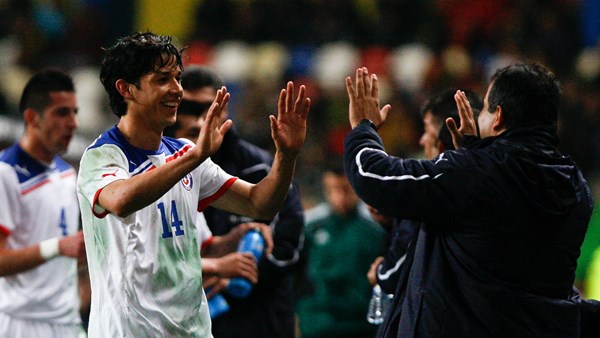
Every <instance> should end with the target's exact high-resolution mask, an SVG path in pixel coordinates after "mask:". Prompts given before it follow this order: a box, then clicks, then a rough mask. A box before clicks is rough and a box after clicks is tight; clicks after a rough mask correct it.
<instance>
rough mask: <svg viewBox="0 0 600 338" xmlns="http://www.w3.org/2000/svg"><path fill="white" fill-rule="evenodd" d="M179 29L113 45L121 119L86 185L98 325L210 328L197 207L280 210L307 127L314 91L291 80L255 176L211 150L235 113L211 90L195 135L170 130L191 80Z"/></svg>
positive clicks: (169, 331)
mask: <svg viewBox="0 0 600 338" xmlns="http://www.w3.org/2000/svg"><path fill="white" fill-rule="evenodd" d="M182 69H183V65H182V61H181V56H180V51H179V50H178V49H177V48H176V47H175V46H174V45H173V44H172V42H171V38H170V37H166V36H159V35H155V34H153V33H149V32H148V33H134V34H132V35H129V36H126V37H124V38H122V39H120V40H119V41H118V42H117V43H116V44H115V45H114V46H113V47H111V48H108V49H107V50H106V54H105V57H104V60H103V63H102V70H101V74H100V78H101V81H102V83H103V84H104V87H105V89H106V90H107V92H108V94H109V99H110V104H111V108H112V110H113V112H114V113H115V114H117V115H118V116H119V117H120V120H119V122H118V124H117V125H116V126H115V127H113V128H112V129H110V130H108V131H107V132H105V133H103V134H102V135H101V136H100V137H99V138H98V139H97V140H96V141H95V142H94V143H93V144H92V145H91V146H90V147H89V148H88V149H87V150H86V152H85V153H84V155H83V157H82V159H81V165H80V171H79V181H78V195H79V203H80V207H81V212H82V218H83V228H84V233H85V240H86V248H87V253H88V264H89V270H90V280H91V286H92V305H91V314H90V324H89V330H88V334H89V336H90V337H117V336H118V337H211V336H212V335H211V325H210V318H209V314H208V307H207V303H206V297H205V295H204V292H203V291H202V278H201V268H200V254H199V247H198V242H197V238H196V231H197V230H196V227H195V218H196V214H197V211H198V210H200V211H201V210H202V209H203V208H205V207H206V206H207V205H208V204H211V205H213V206H215V207H217V208H222V209H225V210H228V211H231V212H236V213H238V214H242V215H248V216H250V217H254V218H267V219H268V218H270V217H273V215H275V213H276V212H277V211H278V209H279V208H281V205H282V204H283V201H284V199H285V197H286V194H287V191H288V189H289V185H290V182H291V180H292V176H293V173H294V168H295V162H296V158H297V156H298V153H299V152H300V149H301V148H302V146H303V144H304V139H305V137H306V116H307V114H308V111H309V108H310V99H308V98H307V97H306V96H305V93H306V88H304V87H303V86H301V87H300V90H299V92H298V96H297V98H296V99H294V85H293V83H291V82H289V83H288V84H287V87H286V89H283V90H282V91H281V93H280V96H279V104H278V114H277V117H274V116H270V122H271V135H272V138H273V140H274V142H275V146H276V149H277V150H276V154H275V162H274V164H273V166H272V170H271V171H270V173H269V175H268V176H267V177H266V178H265V179H264V180H263V181H261V182H259V183H258V184H250V183H248V182H244V181H242V180H239V179H236V178H235V177H232V176H230V175H228V174H227V173H225V172H224V171H223V170H221V168H219V167H218V166H217V165H215V164H214V163H213V162H212V161H211V160H210V158H209V156H210V155H211V154H213V153H214V152H215V151H216V150H217V149H218V148H219V146H220V144H221V142H222V139H223V135H224V134H225V133H226V132H227V131H228V130H229V128H230V127H231V124H232V122H231V121H226V122H225V123H223V124H222V125H220V123H219V118H220V114H221V112H222V109H223V108H224V106H225V105H226V104H227V102H228V100H229V93H228V92H227V89H226V88H225V87H223V88H221V89H220V90H219V92H218V94H217V97H216V98H215V101H214V102H213V104H212V106H211V108H210V109H209V112H208V114H207V118H206V121H205V127H204V128H202V131H201V133H200V136H199V138H198V141H197V143H196V144H193V143H191V142H189V143H188V142H186V141H184V140H176V139H172V138H164V137H163V135H162V133H163V129H164V128H165V127H166V126H169V125H171V124H173V123H174V122H175V118H176V113H177V107H178V105H179V102H180V101H181V97H182V95H183V90H182V88H181V85H180V82H179V79H180V76H181V72H182Z"/></svg>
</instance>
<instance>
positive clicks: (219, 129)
mask: <svg viewBox="0 0 600 338" xmlns="http://www.w3.org/2000/svg"><path fill="white" fill-rule="evenodd" d="M229 96H230V94H229V93H228V92H227V88H225V86H223V87H221V89H219V90H217V95H216V96H215V99H214V101H213V103H212V105H211V106H210V108H208V112H207V113H206V118H205V119H204V125H203V126H202V129H201V130H200V135H199V136H198V141H197V142H196V148H195V151H199V152H200V154H201V156H200V157H201V158H202V159H206V158H207V157H210V156H211V155H213V154H214V153H215V152H216V151H217V150H218V149H219V147H220V146H221V143H223V136H225V134H226V133H227V132H228V131H229V129H230V128H231V126H232V124H233V122H232V121H231V120H227V121H225V122H223V124H221V115H222V114H223V111H224V110H225V107H226V106H227V102H229ZM220 124H221V125H220Z"/></svg>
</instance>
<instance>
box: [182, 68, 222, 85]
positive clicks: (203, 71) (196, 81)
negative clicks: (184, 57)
mask: <svg viewBox="0 0 600 338" xmlns="http://www.w3.org/2000/svg"><path fill="white" fill-rule="evenodd" d="M223 84H224V83H223V80H221V78H220V77H219V76H218V75H217V74H216V73H215V72H214V71H212V70H211V69H209V68H208V67H203V66H197V65H194V66H190V67H188V68H187V69H186V70H185V72H183V74H181V87H183V90H196V89H200V88H204V87H212V88H214V89H216V90H218V89H220V88H221V86H223Z"/></svg>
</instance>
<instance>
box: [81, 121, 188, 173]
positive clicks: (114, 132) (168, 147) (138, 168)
mask: <svg viewBox="0 0 600 338" xmlns="http://www.w3.org/2000/svg"><path fill="white" fill-rule="evenodd" d="M106 144H113V145H115V146H117V147H119V148H120V149H121V151H123V153H124V154H125V157H127V159H128V160H129V172H130V173H134V174H137V173H142V172H144V171H146V170H148V169H149V168H150V167H151V166H152V163H151V162H150V161H149V160H148V156H152V155H160V154H164V155H165V157H169V156H170V155H173V154H175V153H176V152H178V151H179V150H181V149H182V148H183V147H185V146H186V145H187V143H185V142H184V141H181V140H178V139H174V138H171V137H163V138H162V142H161V144H160V147H159V148H158V150H156V151H154V150H145V149H141V148H138V147H135V146H133V145H131V144H129V142H127V140H126V139H125V137H124V136H123V134H122V133H121V131H120V130H119V129H118V128H117V126H114V127H112V128H111V129H109V130H107V131H106V132H104V133H102V135H100V137H98V138H97V139H96V141H95V142H94V143H93V144H92V145H90V146H89V147H88V148H87V149H86V151H87V150H88V149H94V148H98V147H101V146H103V145H106Z"/></svg>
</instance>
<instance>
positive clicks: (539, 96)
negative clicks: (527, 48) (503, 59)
mask: <svg viewBox="0 0 600 338" xmlns="http://www.w3.org/2000/svg"><path fill="white" fill-rule="evenodd" d="M491 86H492V87H491V90H490V93H489V96H488V104H489V106H488V110H489V112H494V110H495V109H496V107H497V106H500V107H502V112H503V113H504V119H505V124H506V128H507V129H512V128H517V127H533V126H550V127H552V128H554V130H556V127H557V119H558V111H559V105H560V95H561V89H560V84H559V82H558V80H557V79H556V77H555V75H554V74H553V73H552V72H551V71H550V70H549V69H547V68H545V67H544V66H542V65H540V64H523V63H519V64H514V65H510V66H508V67H504V68H501V69H499V70H497V71H496V73H494V75H493V76H492V80H491Z"/></svg>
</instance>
